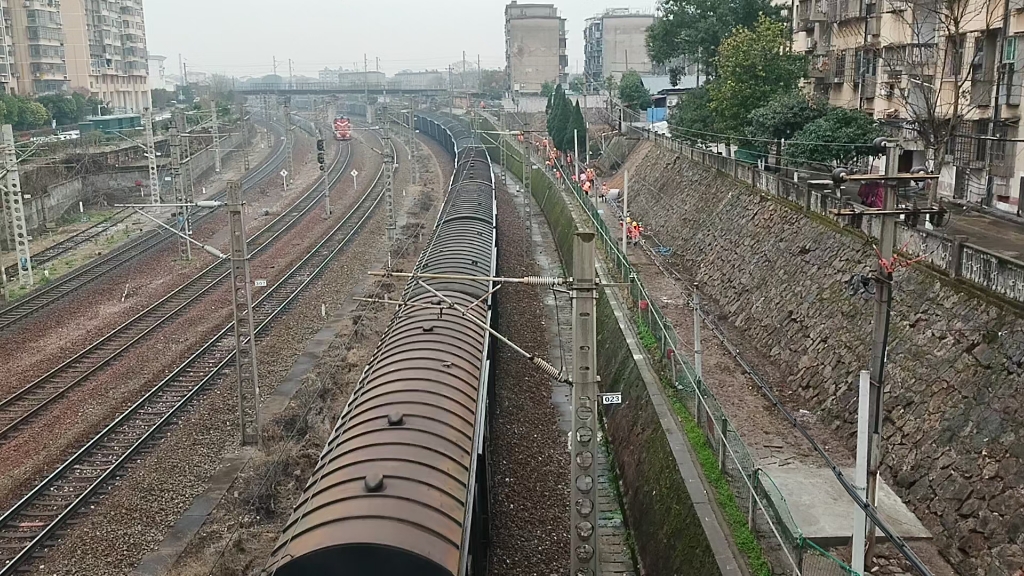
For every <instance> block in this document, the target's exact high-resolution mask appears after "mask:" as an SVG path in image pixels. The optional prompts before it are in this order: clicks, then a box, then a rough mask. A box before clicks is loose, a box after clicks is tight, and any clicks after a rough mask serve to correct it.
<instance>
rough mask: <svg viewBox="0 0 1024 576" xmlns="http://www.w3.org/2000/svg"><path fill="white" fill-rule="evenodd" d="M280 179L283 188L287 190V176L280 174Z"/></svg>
mask: <svg viewBox="0 0 1024 576" xmlns="http://www.w3.org/2000/svg"><path fill="white" fill-rule="evenodd" d="M281 181H282V182H284V189H285V190H287V189H288V177H287V176H285V175H284V174H281Z"/></svg>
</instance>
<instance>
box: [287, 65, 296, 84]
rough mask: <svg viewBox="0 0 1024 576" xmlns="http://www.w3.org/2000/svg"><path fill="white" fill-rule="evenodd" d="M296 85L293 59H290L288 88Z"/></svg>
mask: <svg viewBox="0 0 1024 576" xmlns="http://www.w3.org/2000/svg"><path fill="white" fill-rule="evenodd" d="M294 85H295V75H294V74H293V73H292V59H291V58H289V59H288V89H289V90H290V89H291V88H292V86H294Z"/></svg>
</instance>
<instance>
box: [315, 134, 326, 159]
mask: <svg viewBox="0 0 1024 576" xmlns="http://www.w3.org/2000/svg"><path fill="white" fill-rule="evenodd" d="M316 150H317V152H323V151H324V140H323V138H320V139H318V140H317V141H316ZM321 156H323V154H321Z"/></svg>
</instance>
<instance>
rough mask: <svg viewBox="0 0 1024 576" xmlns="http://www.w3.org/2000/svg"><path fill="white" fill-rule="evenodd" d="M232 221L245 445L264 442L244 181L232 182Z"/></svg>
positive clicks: (237, 366)
mask: <svg viewBox="0 0 1024 576" xmlns="http://www.w3.org/2000/svg"><path fill="white" fill-rule="evenodd" d="M227 200H228V203H227V209H228V224H229V227H230V232H231V284H232V286H234V290H232V291H231V292H232V294H233V296H232V304H233V306H232V308H233V310H234V319H235V377H236V380H237V383H238V416H239V427H240V429H241V436H242V445H243V446H244V445H252V444H256V445H257V446H261V445H262V439H261V437H260V383H259V376H258V373H257V371H256V339H255V335H256V330H255V328H254V325H253V317H252V289H251V286H252V282H251V281H250V276H249V250H248V248H247V246H246V240H245V222H244V221H243V217H242V184H241V182H239V181H238V180H233V181H231V182H229V183H228V198H227Z"/></svg>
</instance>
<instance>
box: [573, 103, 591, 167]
mask: <svg viewBox="0 0 1024 576" xmlns="http://www.w3.org/2000/svg"><path fill="white" fill-rule="evenodd" d="M572 129H573V130H575V131H576V141H575V142H573V144H574V146H573V153H575V151H576V150H577V149H578V150H579V154H580V158H586V157H587V121H586V119H585V118H584V117H583V109H582V108H580V103H579V101H577V102H576V106H575V107H574V108H573V112H572ZM570 138H571V137H570Z"/></svg>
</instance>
